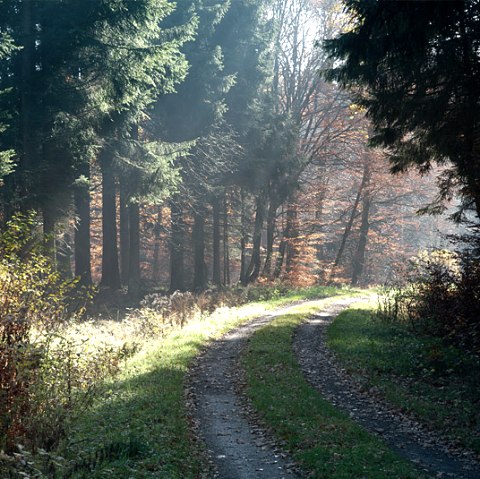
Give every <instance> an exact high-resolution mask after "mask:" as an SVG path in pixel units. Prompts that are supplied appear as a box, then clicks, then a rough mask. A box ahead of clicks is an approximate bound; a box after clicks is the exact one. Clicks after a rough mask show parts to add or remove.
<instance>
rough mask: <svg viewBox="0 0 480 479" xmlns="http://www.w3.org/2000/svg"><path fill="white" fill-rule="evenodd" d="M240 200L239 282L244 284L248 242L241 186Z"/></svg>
mask: <svg viewBox="0 0 480 479" xmlns="http://www.w3.org/2000/svg"><path fill="white" fill-rule="evenodd" d="M240 201H241V210H242V213H241V215H242V217H241V228H242V231H241V238H240V283H241V284H243V285H244V286H245V285H246V284H247V251H246V250H247V243H248V233H247V231H248V229H247V212H246V206H245V191H244V190H243V188H242V189H241V191H240Z"/></svg>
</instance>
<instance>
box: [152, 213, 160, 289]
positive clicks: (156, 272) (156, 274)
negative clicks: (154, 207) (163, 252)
mask: <svg viewBox="0 0 480 479" xmlns="http://www.w3.org/2000/svg"><path fill="white" fill-rule="evenodd" d="M161 231H162V207H161V206H159V207H158V213H157V221H156V223H155V228H154V236H155V239H154V241H155V245H154V246H153V266H152V276H153V278H152V279H153V280H154V281H158V280H159V279H160V265H159V260H160V239H161Z"/></svg>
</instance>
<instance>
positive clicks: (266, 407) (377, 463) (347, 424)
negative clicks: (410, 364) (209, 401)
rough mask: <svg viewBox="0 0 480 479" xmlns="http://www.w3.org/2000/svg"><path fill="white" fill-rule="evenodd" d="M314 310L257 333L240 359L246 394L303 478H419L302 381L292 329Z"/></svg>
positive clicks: (304, 309)
mask: <svg viewBox="0 0 480 479" xmlns="http://www.w3.org/2000/svg"><path fill="white" fill-rule="evenodd" d="M329 301H331V300H326V301H319V302H318V303H317V305H316V306H315V307H313V308H312V307H305V306H299V307H298V308H296V309H295V310H294V311H292V312H291V313H290V314H287V315H283V316H280V317H278V318H276V319H275V320H274V321H273V322H272V323H271V324H270V325H268V326H265V327H263V328H262V329H261V330H259V331H257V332H256V333H255V334H254V336H253V337H252V339H251V341H250V342H249V348H248V351H247V352H246V354H245V356H244V358H243V366H244V367H245V370H246V378H247V393H248V395H249V396H250V398H251V399H252V402H253V404H254V406H255V408H256V409H257V410H258V411H259V413H260V415H261V416H262V418H263V419H264V421H265V423H266V424H267V425H268V426H269V427H270V428H271V429H272V430H273V431H274V433H275V434H276V435H277V437H278V438H280V439H281V440H282V441H284V443H285V444H286V447H287V448H288V449H289V450H290V451H291V453H292V454H293V457H294V459H295V460H296V461H298V462H299V463H300V464H301V465H302V466H303V467H304V468H305V469H306V470H307V471H309V472H310V473H311V476H309V477H316V478H327V477H328V478H331V479H347V478H349V479H353V478H367V477H368V478H369V479H394V478H397V479H400V478H401V479H408V478H411V479H418V478H419V477H421V474H419V473H418V471H416V470H414V468H413V467H412V466H411V465H410V464H409V463H408V462H406V461H404V460H403V459H400V458H399V457H398V456H397V455H396V454H394V453H393V452H391V451H390V449H389V448H388V447H387V446H386V445H385V444H384V443H383V442H382V441H381V440H379V439H377V438H376V437H374V436H372V435H371V434H369V433H368V432H366V431H365V430H364V429H363V428H361V427H360V426H358V425H357V424H355V423H354V422H353V421H352V420H351V419H350V418H349V417H348V416H347V415H345V414H343V413H342V412H340V411H338V410H337V409H336V408H335V407H333V406H332V405H331V404H330V403H329V402H327V401H325V400H324V399H323V398H322V397H321V396H320V394H319V393H318V392H317V391H316V390H315V389H313V388H312V387H311V386H310V385H309V384H308V383H307V382H306V380H305V379H304V376H303V374H302V372H301V371H300V368H299V366H298V363H297V361H296V358H295V357H294V354H293V352H292V350H291V343H292V336H293V334H294V331H295V328H296V327H297V326H298V325H299V324H300V323H301V322H302V321H303V320H305V318H306V317H308V316H309V315H310V314H312V313H313V312H314V311H316V310H318V309H320V308H322V307H324V306H325V305H326V304H327V303H328V302H329Z"/></svg>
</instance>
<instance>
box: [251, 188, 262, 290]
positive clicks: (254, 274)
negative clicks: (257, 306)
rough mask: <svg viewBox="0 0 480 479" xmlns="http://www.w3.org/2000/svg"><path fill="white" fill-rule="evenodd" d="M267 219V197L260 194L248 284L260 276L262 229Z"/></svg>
mask: <svg viewBox="0 0 480 479" xmlns="http://www.w3.org/2000/svg"><path fill="white" fill-rule="evenodd" d="M264 217H265V196H264V195H263V194H260V195H259V196H258V197H257V201H256V205H255V225H254V230H253V244H252V256H251V259H250V264H249V265H248V269H247V283H253V282H255V281H256V280H257V279H258V276H259V274H260V263H261V256H260V248H261V246H262V228H263V221H264Z"/></svg>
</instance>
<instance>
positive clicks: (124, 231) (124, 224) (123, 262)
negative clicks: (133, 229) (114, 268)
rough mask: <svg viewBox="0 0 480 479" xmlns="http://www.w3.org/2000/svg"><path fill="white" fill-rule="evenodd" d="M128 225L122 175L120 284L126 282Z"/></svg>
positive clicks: (124, 184)
mask: <svg viewBox="0 0 480 479" xmlns="http://www.w3.org/2000/svg"><path fill="white" fill-rule="evenodd" d="M129 256H130V227H129V211H128V186H127V180H126V178H125V176H124V175H122V176H121V177H120V273H121V279H122V284H123V285H127V284H128V278H129V272H128V268H129V262H130V258H129Z"/></svg>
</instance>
